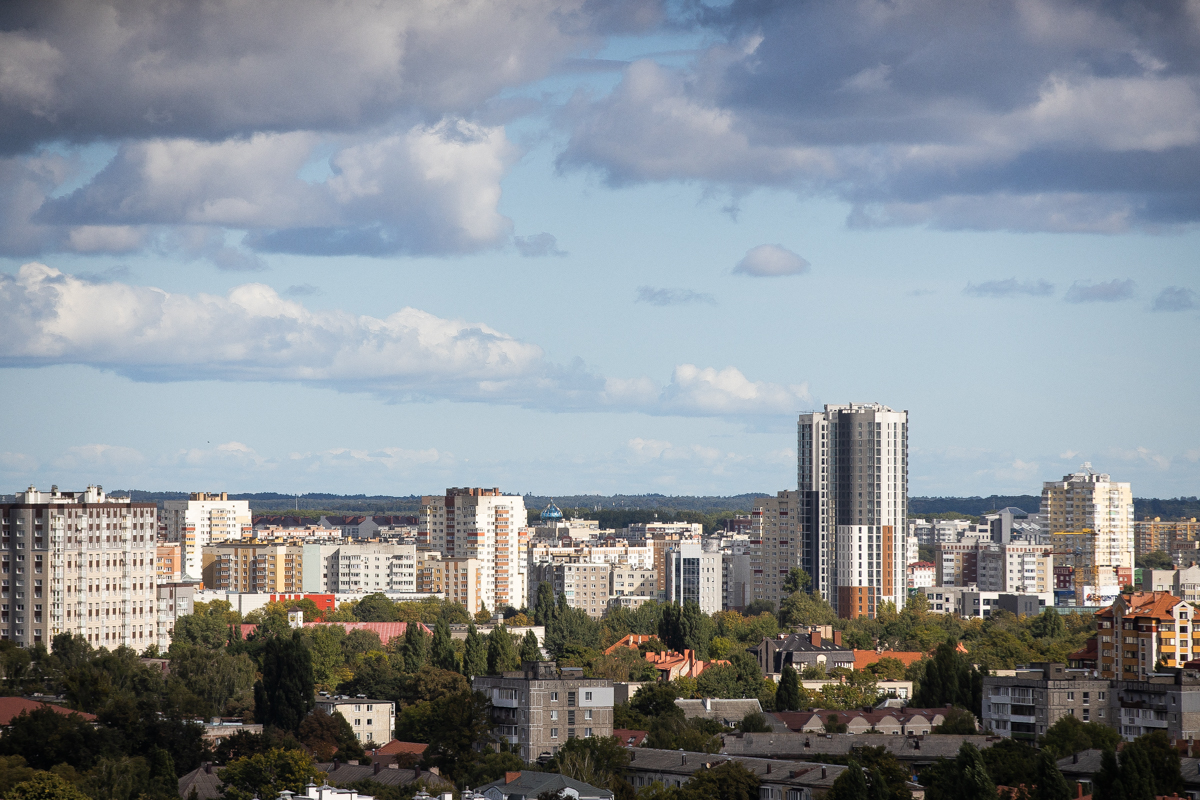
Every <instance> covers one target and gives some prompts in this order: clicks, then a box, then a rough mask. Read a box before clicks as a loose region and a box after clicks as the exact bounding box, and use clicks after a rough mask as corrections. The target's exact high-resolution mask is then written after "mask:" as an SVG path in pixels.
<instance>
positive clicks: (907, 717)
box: [772, 707, 948, 736]
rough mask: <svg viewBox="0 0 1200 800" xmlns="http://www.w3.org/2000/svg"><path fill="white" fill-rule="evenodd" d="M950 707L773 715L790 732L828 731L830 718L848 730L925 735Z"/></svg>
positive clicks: (819, 710)
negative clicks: (827, 725)
mask: <svg viewBox="0 0 1200 800" xmlns="http://www.w3.org/2000/svg"><path fill="white" fill-rule="evenodd" d="M947 710H948V708H887V707H882V708H874V709H870V710H867V709H853V710H851V711H826V710H821V709H816V710H814V711H776V712H775V713H774V714H773V715H772V716H774V717H775V718H776V719H778V720H780V721H781V722H782V723H783V724H784V725H785V726H786V727H787V729H788V730H789V731H793V732H796V733H825V731H826V724H827V723H828V722H829V718H830V717H833V718H834V720H833V722H834V724H835V725H837V726H839V727H840V726H842V725H845V726H846V731H845V732H846V733H848V734H853V735H859V736H861V735H863V734H869V733H883V734H888V735H891V736H923V735H925V734H927V733H930V732H932V730H933V728H934V727H935V726H937V725H941V724H942V722H943V721H945V715H946V711H947Z"/></svg>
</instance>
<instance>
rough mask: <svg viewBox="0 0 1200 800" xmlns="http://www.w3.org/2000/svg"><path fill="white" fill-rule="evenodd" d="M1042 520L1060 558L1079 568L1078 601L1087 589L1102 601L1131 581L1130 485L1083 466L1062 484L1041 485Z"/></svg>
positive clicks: (1065, 478) (1132, 534)
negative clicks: (1092, 591)
mask: <svg viewBox="0 0 1200 800" xmlns="http://www.w3.org/2000/svg"><path fill="white" fill-rule="evenodd" d="M1041 520H1042V525H1043V526H1044V528H1043V532H1044V535H1048V536H1051V537H1052V539H1051V541H1052V542H1054V543H1055V554H1056V556H1058V555H1061V556H1062V561H1063V563H1068V562H1070V563H1071V565H1072V566H1073V567H1074V568H1075V572H1074V578H1075V591H1076V597H1077V598H1078V597H1080V596H1081V594H1082V592H1083V587H1085V586H1091V587H1095V591H1098V592H1099V593H1100V594H1102V595H1103V594H1108V593H1110V592H1108V591H1106V590H1108V589H1110V588H1111V589H1112V590H1113V593H1115V591H1116V590H1119V589H1120V587H1121V586H1122V585H1123V583H1122V581H1125V582H1129V581H1131V580H1132V575H1133V573H1132V570H1133V566H1134V526H1133V490H1132V489H1131V488H1130V485H1129V484H1128V483H1117V482H1115V481H1113V480H1112V479H1111V478H1110V477H1109V476H1108V475H1105V474H1101V473H1098V472H1095V471H1094V470H1093V469H1092V465H1091V464H1084V465H1083V467H1082V468H1081V469H1080V471H1079V472H1074V473H1072V474H1070V475H1064V476H1063V479H1062V480H1061V481H1047V482H1045V483H1043V484H1042V506H1041ZM1064 534H1079V536H1066V535H1064Z"/></svg>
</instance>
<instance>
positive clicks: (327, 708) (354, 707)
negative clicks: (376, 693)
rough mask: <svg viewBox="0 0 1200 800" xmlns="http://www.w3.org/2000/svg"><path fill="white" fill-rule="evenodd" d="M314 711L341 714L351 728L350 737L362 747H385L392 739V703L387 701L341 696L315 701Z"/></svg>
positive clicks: (393, 708)
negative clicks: (368, 744)
mask: <svg viewBox="0 0 1200 800" xmlns="http://www.w3.org/2000/svg"><path fill="white" fill-rule="evenodd" d="M317 708H319V709H320V710H321V711H324V712H325V713H326V714H328V715H330V716H333V715H334V714H341V715H342V716H343V717H345V718H346V721H347V722H349V723H350V727H351V728H353V729H354V736H355V738H357V739H358V740H359V741H360V742H362V743H363V744H364V745H365V744H366V743H367V742H374V743H375V744H376V745H383V744H387V743H388V742H390V741H391V740H392V738H393V737H394V736H395V733H394V731H395V730H396V704H395V703H393V702H391V701H390V700H371V699H369V698H364V697H347V696H344V695H341V696H333V697H330V696H328V695H322V696H321V697H318V698H317Z"/></svg>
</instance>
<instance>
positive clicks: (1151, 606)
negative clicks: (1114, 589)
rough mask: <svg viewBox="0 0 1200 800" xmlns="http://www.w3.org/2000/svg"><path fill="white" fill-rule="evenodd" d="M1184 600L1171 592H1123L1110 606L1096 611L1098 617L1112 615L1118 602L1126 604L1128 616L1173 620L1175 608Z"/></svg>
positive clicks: (1125, 613) (1126, 614)
mask: <svg viewBox="0 0 1200 800" xmlns="http://www.w3.org/2000/svg"><path fill="white" fill-rule="evenodd" d="M1182 602H1183V600H1181V599H1179V598H1178V597H1175V596H1174V595H1172V594H1170V593H1169V592H1132V593H1130V594H1123V595H1121V596H1119V597H1118V598H1117V600H1116V601H1115V602H1114V603H1113V604H1112V605H1111V606H1109V607H1108V608H1104V609H1101V610H1100V611H1097V612H1096V616H1097V617H1111V616H1113V614H1114V613H1115V612H1114V609H1115V608H1116V605H1117V603H1122V604H1123V605H1124V616H1126V617H1149V618H1152V619H1162V620H1172V619H1174V618H1175V615H1174V613H1173V610H1174V608H1175V606H1177V605H1179V604H1180V603H1182Z"/></svg>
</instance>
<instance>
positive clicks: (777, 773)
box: [625, 747, 846, 800]
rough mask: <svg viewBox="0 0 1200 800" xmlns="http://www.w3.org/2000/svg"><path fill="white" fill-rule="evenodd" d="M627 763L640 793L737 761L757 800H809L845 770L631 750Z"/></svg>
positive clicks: (769, 760) (679, 783)
mask: <svg viewBox="0 0 1200 800" xmlns="http://www.w3.org/2000/svg"><path fill="white" fill-rule="evenodd" d="M629 754H630V757H631V759H632V760H631V761H630V762H629V764H628V766H627V767H626V768H625V771H626V774H627V775H628V780H629V783H630V785H632V786H633V788H634V789H638V790H640V789H644V788H645V787H647V786H650V785H652V784H653V783H655V782H656V781H657V782H658V783H661V784H662V785H663V786H682V785H683V784H685V783H687V782H688V780H689V779H691V777H692V775H693V774H695V773H696V772H698V771H700V770H703V769H711V768H713V767H716V766H719V765H720V764H722V763H724V762H726V761H737V762H738V763H740V764H741V765H742V766H743V767H745V768H746V769H748V770H749V771H750V772H753V773H754V774H755V775H756V776H758V779H759V781H761V783H760V785H759V789H758V796H759V800H813V798H814V797H815V796H818V795H824V794H825V792H827V791H829V789H830V788H831V787H832V786H833V782H834V780H836V779H837V776H838V775H840V774H841V773H842V770H844V769H846V767H843V766H839V765H837V764H817V763H813V762H810V761H781V760H777V759H773V758H751V757H747V756H729V755H719V754H711V753H690V752H686V751H683V750H654V749H651V748H648V747H636V748H631V749H630V751H629Z"/></svg>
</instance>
